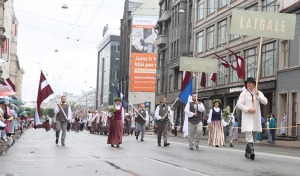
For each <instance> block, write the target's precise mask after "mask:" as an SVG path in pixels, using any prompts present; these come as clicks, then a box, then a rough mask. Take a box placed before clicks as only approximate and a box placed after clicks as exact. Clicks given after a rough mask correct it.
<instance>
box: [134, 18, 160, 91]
mask: <svg viewBox="0 0 300 176" xmlns="http://www.w3.org/2000/svg"><path fill="white" fill-rule="evenodd" d="M157 20H158V16H133V19H132V33H131V62H130V91H131V92H155V87H156V86H155V85H156V59H157V54H156V46H155V39H156V37H157V35H156V33H155V31H154V27H155V25H156V23H157Z"/></svg>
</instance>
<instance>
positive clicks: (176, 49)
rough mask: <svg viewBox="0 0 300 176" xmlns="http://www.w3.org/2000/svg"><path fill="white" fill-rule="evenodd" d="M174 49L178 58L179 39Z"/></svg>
mask: <svg viewBox="0 0 300 176" xmlns="http://www.w3.org/2000/svg"><path fill="white" fill-rule="evenodd" d="M176 47H177V49H176V51H177V53H176V56H178V55H179V39H178V40H177V45H176Z"/></svg>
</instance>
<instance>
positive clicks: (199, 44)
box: [196, 31, 203, 53]
mask: <svg viewBox="0 0 300 176" xmlns="http://www.w3.org/2000/svg"><path fill="white" fill-rule="evenodd" d="M196 38H197V39H196V40H197V41H196V44H197V45H196V47H197V49H196V52H197V53H201V52H202V51H203V31H201V32H199V33H197V34H196Z"/></svg>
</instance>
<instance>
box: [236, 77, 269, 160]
mask: <svg viewBox="0 0 300 176" xmlns="http://www.w3.org/2000/svg"><path fill="white" fill-rule="evenodd" d="M244 84H245V88H246V90H245V91H243V92H242V93H241V94H240V97H239V100H238V102H237V108H238V109H240V110H241V111H242V125H241V128H242V130H241V131H242V132H244V133H245V139H246V143H247V146H246V150H245V157H247V158H251V159H252V160H254V158H255V154H254V146H253V144H254V137H253V136H256V135H255V133H256V132H261V131H262V127H261V110H260V104H263V105H266V104H268V100H267V98H266V97H265V95H264V94H263V93H262V92H261V91H259V90H256V89H255V85H256V81H255V79H254V78H252V77H249V78H247V80H246V81H245V82H244Z"/></svg>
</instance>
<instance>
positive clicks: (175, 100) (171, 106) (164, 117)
mask: <svg viewBox="0 0 300 176" xmlns="http://www.w3.org/2000/svg"><path fill="white" fill-rule="evenodd" d="M178 98H179V96H178V97H177V98H176V100H175V101H174V102H173V104H172V105H171V107H170V109H172V108H173V106H174V105H175V103H176V102H177V100H178ZM168 113H169V111H168V112H167V113H166V114H165V115H164V116H163V117H162V118H161V121H163V120H164V119H165V118H166V116H167V115H168Z"/></svg>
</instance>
